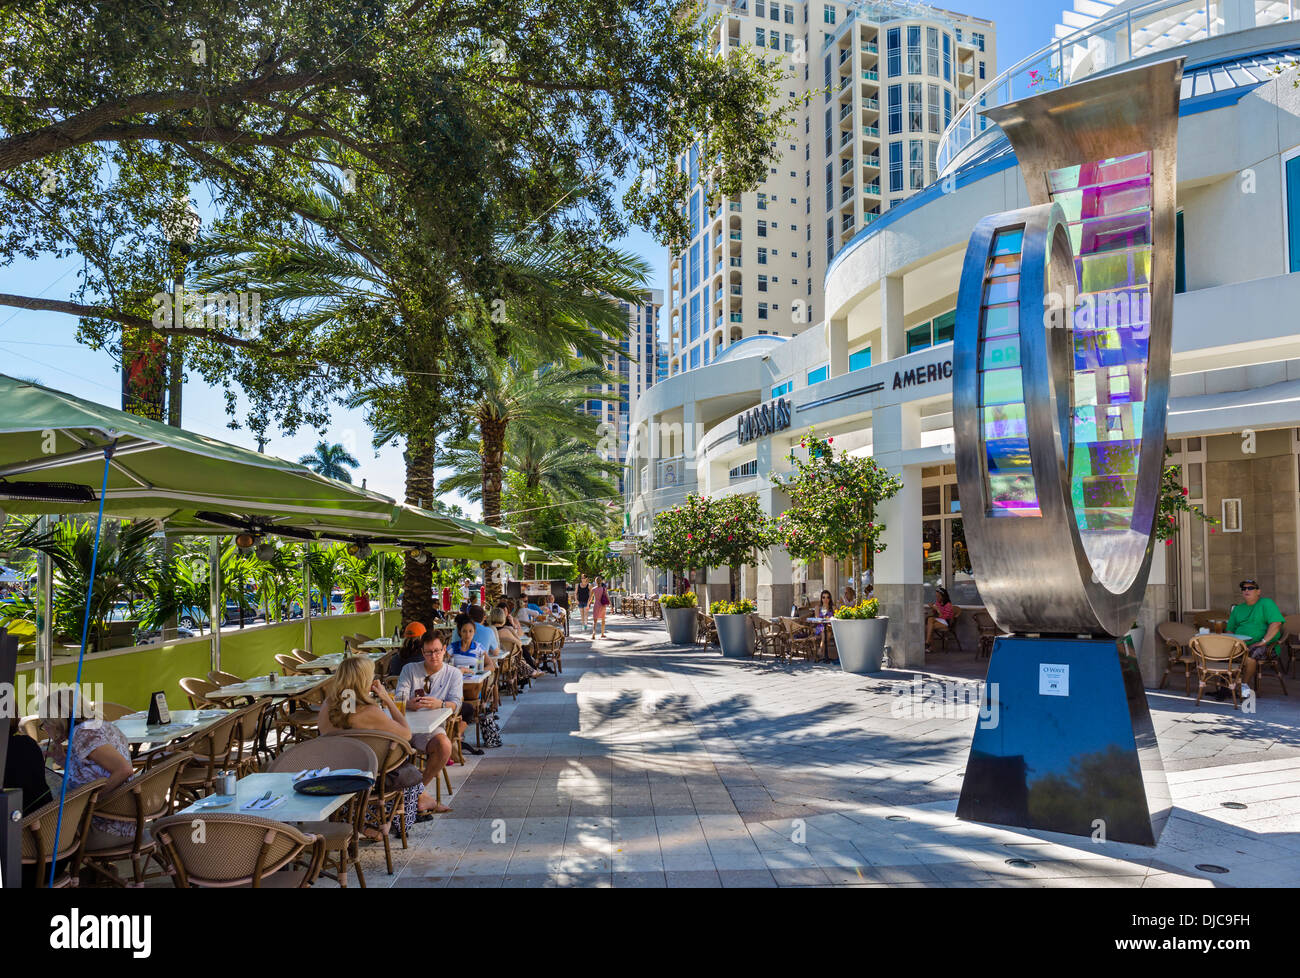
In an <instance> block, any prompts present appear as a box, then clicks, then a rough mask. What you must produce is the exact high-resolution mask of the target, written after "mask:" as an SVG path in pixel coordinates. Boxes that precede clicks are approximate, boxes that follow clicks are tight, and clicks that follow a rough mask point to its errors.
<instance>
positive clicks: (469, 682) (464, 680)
mask: <svg viewBox="0 0 1300 978" xmlns="http://www.w3.org/2000/svg"><path fill="white" fill-rule="evenodd" d="M491 675H492V673H490V672H471V673H470V674H469V675H468V676H461V680H460V682H461V685H462V686H477V685H478V684H479V683H481V682H483V681H484V680H486V679H487V678H488V677H489V676H491Z"/></svg>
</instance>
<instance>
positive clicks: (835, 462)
mask: <svg viewBox="0 0 1300 978" xmlns="http://www.w3.org/2000/svg"><path fill="white" fill-rule="evenodd" d="M833 441H834V439H833V438H825V439H823V438H818V437H817V436H816V434H814V433H813V432H812V431H809V433H808V435H807V436H806V437H805V438H804V439H803V440H802V441H801V442H800V443H799V446H800V447H801V448H806V449H807V450H808V458H807V459H806V460H804V459H801V458H799V457H798V456H796V455H794V453H791V458H792V461H793V462H794V466H795V472H794V475H793V476H790V477H788V478H785V479H779V480H777V481H778V482H779V484H780V486H781V488H783V489H784V490H785V491H786V492H787V493H789V494H790V506H789V508H788V509H786V511H785V512H784V513H782V514H781V516H780V517H778V519H777V525H776V529H775V531H774V533H775V536H776V538H777V539H778V540H779V541H780V542H781V543H782V544H783V545H784V546H785V549H786V550H787V551H788V552H789V554H790V556H791V557H793V558H794V559H796V560H803V561H810V560H820V559H821V558H822V557H823V556H825V557H833V558H835V559H836V560H845V559H851V560H852V561H853V583H854V587H855V588H857V587H860V586H861V581H862V555H863V554H864V553H865V552H867V550H868V549H869V550H870V552H871V553H873V554H878V553H881V552H883V551H884V549H885V545H884V544H883V543H881V542H880V536H881V534H882V533H883V532H884V529H885V525H884V524H883V523H881V522H879V521H878V519H877V517H876V514H877V512H878V510H879V507H880V504H881V503H882V502H884V501H885V500H887V499H891V498H892V497H893V496H895V495H896V494H897V493H898V491H899V490H900V489H902V488H903V481H902V480H901V479H899V478H898V477H897V476H894V475H890V473H889V472H888V471H887V470H885V469H883V468H881V466H880V465H879V464H878V463H877V462H876V460H875V459H874V458H870V457H866V458H863V457H858V456H852V455H848V454H846V453H843V452H841V453H840V454H838V455H837V454H836V453H835V449H834V448H833V447H832V442H833ZM841 613H843V614H841ZM888 623H889V619H888V618H887V617H881V616H880V605H879V603H878V602H877V601H876V600H875V599H869V600H867V601H863V602H862V603H860V604H858V605H855V606H853V608H851V609H837V610H836V612H835V620H834V621H833V622H832V623H831V628H832V630H833V631H834V633H835V648H836V650H837V651H838V653H839V657H840V668H841V669H843V670H844V671H845V672H854V673H860V672H878V671H879V670H880V662H881V659H880V656H881V652H882V651H883V649H884V636H885V633H886V631H887V629H888ZM841 634H842V636H843V637H841ZM876 636H879V642H878V643H877V642H876Z"/></svg>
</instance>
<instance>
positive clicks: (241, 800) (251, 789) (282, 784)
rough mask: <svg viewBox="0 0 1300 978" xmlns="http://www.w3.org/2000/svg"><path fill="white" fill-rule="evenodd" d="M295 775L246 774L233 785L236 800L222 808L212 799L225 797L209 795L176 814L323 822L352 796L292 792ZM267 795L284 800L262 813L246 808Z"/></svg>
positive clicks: (291, 773)
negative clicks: (218, 813)
mask: <svg viewBox="0 0 1300 978" xmlns="http://www.w3.org/2000/svg"><path fill="white" fill-rule="evenodd" d="M295 773H296V772H292V771H281V772H278V773H274V774H272V773H270V772H263V773H261V774H247V775H245V776H244V777H242V778H240V779H239V780H238V781H236V782H235V799H234V801H232V802H230V803H228V804H225V805H217V804H214V803H213V802H212V801H211V799H212V798H214V797H215V798H228V797H229V796H228V795H225V796H222V795H215V796H214V795H209V796H208V797H207V798H200V799H199V800H198V801H196V802H195V803H194V804H192V805H190V806H189V807H188V808H183V809H181V811H179V812H177V813H176V814H178V815H202V814H203V813H205V812H229V813H231V814H240V815H257V816H260V817H262V818H270V819H274V820H275V821H277V822H323V821H325V820H326V819H328V818H329V817H330V815H332V814H333V813H334V812H335V811H337V810H338V809H340V808H342V807H343V806H344V805H346V804H347V802H348V799H349V798H351V797H352V796H351V795H304V794H300V793H299V792H297V791H294V790H293V779H294V774H295ZM268 791H270V792H271V797H272V798H275V797H277V796H279V795H283V796H284V801H283V802H281V803H280V804H278V805H276V806H275V807H274V808H267V809H265V810H261V809H257V808H251V809H250V808H245V807H244V806H245V805H247V804H248V803H249V802H253V801H256V800H257V799H258V798H261V797H262V796H263V795H265V794H266V793H267V792H268Z"/></svg>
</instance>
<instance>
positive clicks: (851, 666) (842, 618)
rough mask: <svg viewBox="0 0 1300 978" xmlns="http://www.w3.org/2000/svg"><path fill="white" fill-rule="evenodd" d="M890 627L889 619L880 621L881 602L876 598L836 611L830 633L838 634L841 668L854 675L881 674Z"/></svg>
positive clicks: (837, 645) (836, 641) (836, 637)
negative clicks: (886, 638)
mask: <svg viewBox="0 0 1300 978" xmlns="http://www.w3.org/2000/svg"><path fill="white" fill-rule="evenodd" d="M888 627H889V619H888V618H881V617H880V602H879V601H877V600H876V599H875V598H867V599H865V600H863V601H859V602H858V603H857V604H852V605H840V606H839V607H838V608H836V609H835V617H834V618H833V619H832V620H831V631H833V632H834V633H835V648H836V649H837V650H838V651H839V656H840V668H841V669H843V670H844V671H845V672H851V673H854V674H855V675H863V674H865V673H871V672H879V671H880V670H881V668H882V662H883V660H884V654H885V631H886V629H888Z"/></svg>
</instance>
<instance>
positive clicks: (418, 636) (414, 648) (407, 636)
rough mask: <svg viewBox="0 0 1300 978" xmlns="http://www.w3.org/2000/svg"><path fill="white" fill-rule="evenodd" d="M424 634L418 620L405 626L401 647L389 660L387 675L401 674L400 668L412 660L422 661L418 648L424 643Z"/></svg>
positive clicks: (422, 657) (423, 628)
mask: <svg viewBox="0 0 1300 978" xmlns="http://www.w3.org/2000/svg"><path fill="white" fill-rule="evenodd" d="M424 634H425V627H424V626H423V625H421V624H420V623H419V622H418V621H413V622H411V623H410V624H409V625H407V626H406V631H404V632H403V633H402V647H401V648H400V649H399V650H398V652H397V655H395V656H393V658H392V659H391V660H389V663H388V675H390V676H398V675H401V672H402V669H403V668H405V667H406V666H409V665H410V664H411V663H412V662H422V661H423V659H424V656H423V654H422V653H421V652H420V649H421V648H422V647H423V645H424Z"/></svg>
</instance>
